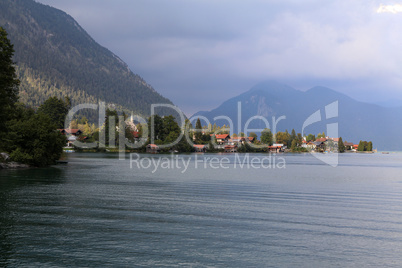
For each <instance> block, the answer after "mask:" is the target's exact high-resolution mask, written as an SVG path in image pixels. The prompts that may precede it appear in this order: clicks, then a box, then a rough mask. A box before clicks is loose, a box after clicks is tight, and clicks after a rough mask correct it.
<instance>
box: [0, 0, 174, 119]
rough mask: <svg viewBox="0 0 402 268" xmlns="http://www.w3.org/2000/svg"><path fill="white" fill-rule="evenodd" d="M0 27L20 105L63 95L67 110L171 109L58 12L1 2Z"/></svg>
mask: <svg viewBox="0 0 402 268" xmlns="http://www.w3.org/2000/svg"><path fill="white" fill-rule="evenodd" d="M0 26H2V27H4V28H5V29H6V30H7V32H8V35H9V38H10V40H11V42H12V43H13V44H14V49H15V57H14V61H15V62H16V63H17V72H18V75H19V79H20V80H21V86H20V100H21V101H23V102H24V103H26V104H28V105H30V106H33V107H38V106H39V105H40V104H41V103H43V102H44V101H45V100H46V99H47V98H48V97H50V96H57V97H64V96H69V97H70V98H71V100H72V104H73V105H75V104H79V103H88V102H90V103H98V101H106V102H107V103H108V104H114V105H115V106H116V107H118V108H123V109H124V110H126V111H133V112H134V113H136V114H139V115H149V113H150V105H151V104H152V103H169V104H171V101H170V100H168V99H166V98H164V97H163V96H161V95H160V94H159V93H158V92H156V91H155V90H154V89H153V88H152V87H151V86H150V85H148V84H147V83H146V82H145V81H144V80H143V79H142V78H141V77H140V76H138V75H136V74H134V73H133V72H131V71H130V69H129V68H128V66H127V64H125V63H124V62H123V61H122V60H121V59H120V58H119V57H117V56H116V55H114V54H113V53H112V52H110V51H109V50H108V49H106V48H104V47H102V46H101V45H99V44H98V43H96V42H95V41H94V40H93V39H92V38H91V37H90V36H89V35H88V34H87V33H86V32H85V30H84V29H82V28H81V27H80V26H79V25H78V23H77V22H76V21H75V20H74V19H73V18H72V17H71V16H69V15H68V14H66V13H65V12H63V11H60V10H58V9H55V8H52V7H49V6H46V5H43V4H40V3H37V2H34V1H33V0H1V1H0ZM167 113H169V111H166V110H165V111H164V110H161V111H160V114H162V115H164V114H167Z"/></svg>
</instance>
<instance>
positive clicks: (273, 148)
mask: <svg viewBox="0 0 402 268" xmlns="http://www.w3.org/2000/svg"><path fill="white" fill-rule="evenodd" d="M59 131H60V132H61V133H62V134H63V135H66V136H67V144H66V146H65V151H67V152H70V151H74V149H77V148H76V146H74V142H75V141H80V142H83V143H85V142H86V141H87V140H88V137H87V136H85V135H83V131H81V130H80V129H59ZM132 134H133V137H134V140H135V142H139V141H140V133H139V132H138V131H133V132H132ZM209 135H210V137H211V141H215V143H212V142H209V143H207V144H193V145H192V147H193V152H196V153H206V152H224V153H237V152H244V150H242V149H241V148H244V147H248V148H255V150H254V151H255V152H269V153H289V152H296V151H297V152H317V153H338V152H359V151H368V152H371V151H373V149H372V145H371V142H368V143H367V142H361V143H362V144H363V146H361V148H362V149H360V150H359V144H355V143H353V142H347V141H345V142H343V141H342V138H331V137H320V138H317V139H315V140H307V138H308V137H309V136H304V137H302V141H301V143H300V142H299V143H300V144H298V143H297V148H298V150H295V149H294V148H292V147H288V145H287V144H286V143H272V144H271V145H269V144H264V143H262V142H261V141H260V140H258V139H257V138H256V137H255V136H249V137H239V136H237V135H236V134H235V135H234V136H233V137H231V136H230V134H209ZM193 142H194V143H195V142H196V138H195V136H193ZM340 143H342V144H340ZM211 146H213V150H212V148H210V147H211ZM145 148H146V149H145V152H146V153H153V154H154V153H160V152H161V151H162V150H161V148H160V146H159V145H157V144H152V143H149V144H147V145H146V146H145ZM340 148H341V149H340ZM169 152H178V151H172V150H170V151H169Z"/></svg>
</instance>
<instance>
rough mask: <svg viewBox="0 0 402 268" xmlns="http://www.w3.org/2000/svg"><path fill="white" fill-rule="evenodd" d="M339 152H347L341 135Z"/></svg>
mask: <svg viewBox="0 0 402 268" xmlns="http://www.w3.org/2000/svg"><path fill="white" fill-rule="evenodd" d="M338 152H340V153H343V152H345V144H343V141H342V137H340V138H339V141H338Z"/></svg>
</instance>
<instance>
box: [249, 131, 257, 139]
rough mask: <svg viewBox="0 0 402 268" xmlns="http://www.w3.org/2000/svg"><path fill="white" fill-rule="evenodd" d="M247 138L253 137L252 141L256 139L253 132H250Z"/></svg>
mask: <svg viewBox="0 0 402 268" xmlns="http://www.w3.org/2000/svg"><path fill="white" fill-rule="evenodd" d="M248 136H249V137H253V138H254V139H257V134H256V133H255V132H250V134H249V135H248Z"/></svg>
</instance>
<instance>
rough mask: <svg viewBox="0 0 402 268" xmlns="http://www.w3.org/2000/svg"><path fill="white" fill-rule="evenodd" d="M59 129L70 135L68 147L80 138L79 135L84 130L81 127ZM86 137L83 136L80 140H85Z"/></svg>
mask: <svg viewBox="0 0 402 268" xmlns="http://www.w3.org/2000/svg"><path fill="white" fill-rule="evenodd" d="M58 131H60V133H61V134H63V135H68V138H67V144H66V146H67V147H72V146H73V144H74V142H75V141H76V140H77V139H78V136H80V135H81V134H82V131H81V130H79V129H69V128H66V129H58ZM85 138H86V137H85ZM85 138H81V139H80V140H81V141H82V140H84V139H85Z"/></svg>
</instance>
